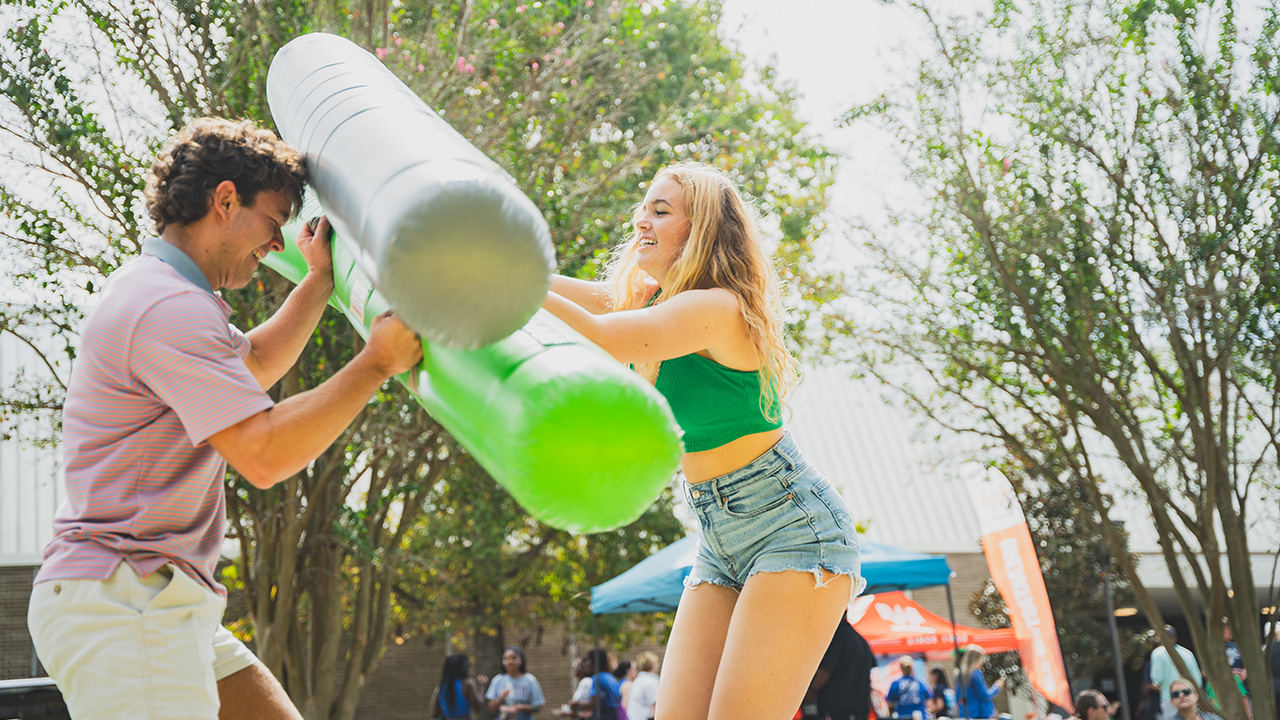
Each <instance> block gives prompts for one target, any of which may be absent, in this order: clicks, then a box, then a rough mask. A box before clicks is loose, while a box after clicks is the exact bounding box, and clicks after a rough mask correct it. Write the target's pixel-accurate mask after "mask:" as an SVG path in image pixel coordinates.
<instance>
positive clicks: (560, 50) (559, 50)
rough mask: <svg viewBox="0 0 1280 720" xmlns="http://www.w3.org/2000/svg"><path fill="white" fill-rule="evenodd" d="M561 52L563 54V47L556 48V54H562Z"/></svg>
mask: <svg viewBox="0 0 1280 720" xmlns="http://www.w3.org/2000/svg"><path fill="white" fill-rule="evenodd" d="M563 54H564V48H556V55H563Z"/></svg>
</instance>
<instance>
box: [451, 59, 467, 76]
mask: <svg viewBox="0 0 1280 720" xmlns="http://www.w3.org/2000/svg"><path fill="white" fill-rule="evenodd" d="M453 66H454V67H455V68H457V69H458V72H463V71H464V70H465V69H466V67H467V59H466V58H464V57H462V56H461V55H459V56H458V59H457V61H455V62H454V63H453Z"/></svg>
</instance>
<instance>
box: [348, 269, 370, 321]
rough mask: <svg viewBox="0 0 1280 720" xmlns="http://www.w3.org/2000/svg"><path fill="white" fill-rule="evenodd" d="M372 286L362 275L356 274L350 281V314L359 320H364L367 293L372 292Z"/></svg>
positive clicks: (367, 300) (367, 298)
mask: <svg viewBox="0 0 1280 720" xmlns="http://www.w3.org/2000/svg"><path fill="white" fill-rule="evenodd" d="M372 291H373V286H372V285H370V284H369V280H368V279H367V278H365V277H363V276H359V275H357V276H356V277H355V278H354V281H353V282H352V283H351V303H350V305H349V306H348V307H349V309H350V310H351V314H352V315H355V316H356V317H357V318H359V320H360V322H361V323H363V322H364V306H365V303H367V302H369V295H370V294H372Z"/></svg>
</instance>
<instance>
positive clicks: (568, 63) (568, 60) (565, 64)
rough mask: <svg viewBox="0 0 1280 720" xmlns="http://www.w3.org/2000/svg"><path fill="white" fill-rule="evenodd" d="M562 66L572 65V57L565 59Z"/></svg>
mask: <svg viewBox="0 0 1280 720" xmlns="http://www.w3.org/2000/svg"><path fill="white" fill-rule="evenodd" d="M564 66H565V67H572V66H573V59H572V58H569V59H566V60H565V61H564Z"/></svg>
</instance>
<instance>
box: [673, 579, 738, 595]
mask: <svg viewBox="0 0 1280 720" xmlns="http://www.w3.org/2000/svg"><path fill="white" fill-rule="evenodd" d="M699 585H717V586H719V587H724V588H729V589H730V590H733V591H734V592H739V593H740V592H742V588H741V587H740V586H738V585H735V584H733V583H731V582H729V581H728V580H725V579H724V578H693V577H686V578H685V579H684V588H685V589H686V590H692V589H694V588H696V587H698V586H699Z"/></svg>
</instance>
